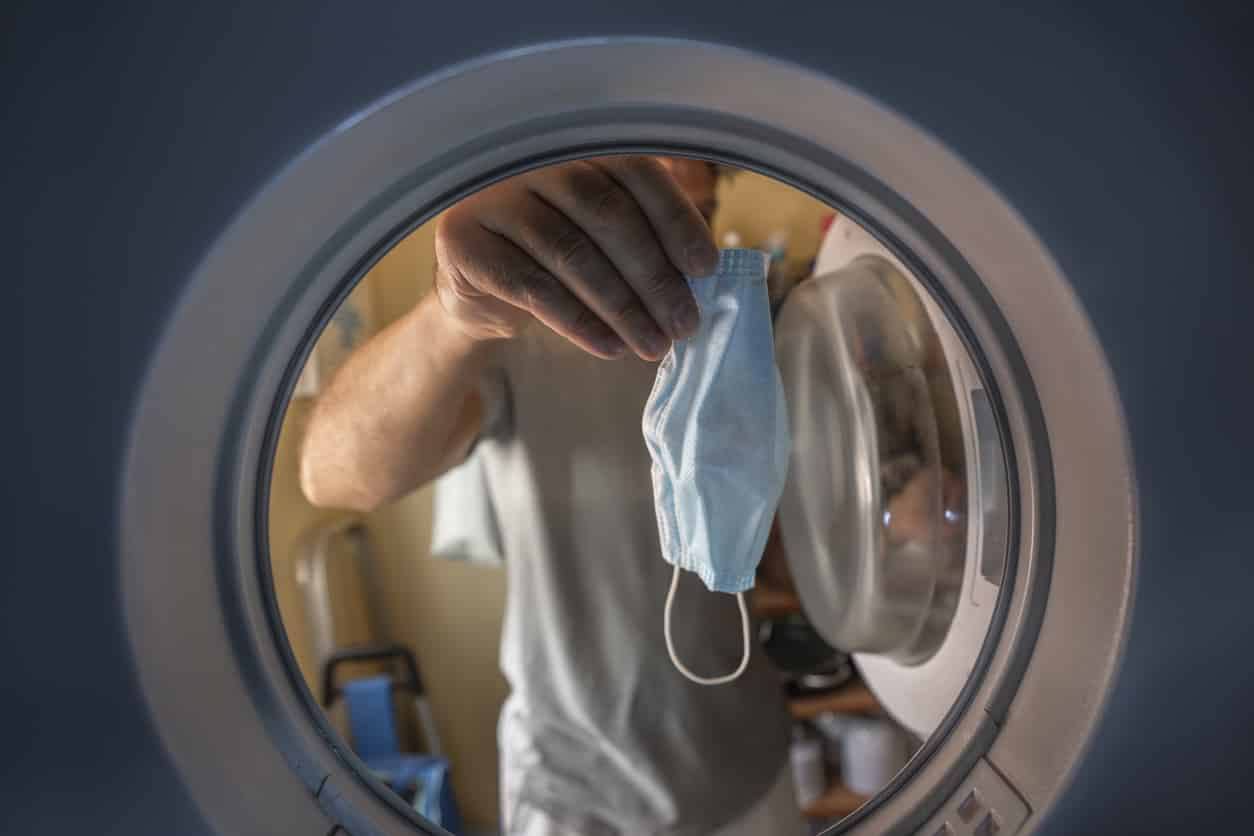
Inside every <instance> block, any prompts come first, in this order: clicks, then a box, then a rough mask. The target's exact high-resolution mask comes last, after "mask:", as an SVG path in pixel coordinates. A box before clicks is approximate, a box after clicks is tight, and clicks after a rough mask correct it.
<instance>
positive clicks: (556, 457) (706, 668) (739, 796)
mask: <svg viewBox="0 0 1254 836" xmlns="http://www.w3.org/2000/svg"><path fill="white" fill-rule="evenodd" d="M655 369H656V367H655V366H654V365H653V364H649V363H645V362H643V361H640V360H638V359H636V358H634V357H632V358H627V359H621V360H616V361H605V360H598V359H596V358H594V357H592V356H590V355H588V354H585V353H584V352H582V351H580V350H579V349H578V348H576V347H574V346H573V345H571V344H570V343H568V342H566V341H565V340H563V339H562V338H560V337H558V336H556V335H554V334H553V333H552V332H550V331H548V330H547V329H545V328H543V327H541V326H539V325H536V326H534V327H533V328H532V329H531V330H530V331H529V332H528V333H527V334H526V335H524V336H523V337H522V338H520V339H518V340H516V341H515V342H514V343H513V344H511V345H510V346H509V350H508V351H507V352H506V357H505V360H504V361H503V363H502V365H501V368H500V369H499V370H498V372H497V373H493V374H489V375H487V376H486V377H485V383H484V385H483V387H482V388H483V391H484V395H485V399H486V400H487V402H488V405H489V408H488V410H487V413H488V414H489V415H490V416H492V417H491V419H490V420H488V421H486V422H485V427H484V431H483V434H482V436H481V438H480V440H479V442H478V444H477V445H476V448H475V450H474V452H473V454H472V455H474V456H477V457H480V458H481V464H482V470H483V474H484V477H485V478H484V480H483V481H484V483H485V484H486V486H487V491H488V494H489V497H490V501H491V505H492V511H493V517H494V518H495V520H496V523H497V526H498V529H499V531H498V532H497V533H498V534H499V542H500V544H501V550H502V551H503V553H504V555H505V558H506V566H507V571H508V573H509V584H508V590H509V591H508V598H507V604H506V614H505V627H504V635H503V637H502V644H501V666H502V669H503V670H504V672H505V675H506V677H507V679H508V680H509V683H510V686H511V696H510V698H509V701H508V703H507V705H506V708H505V710H504V711H503V713H502V717H501V724H500V728H499V737H500V744H501V758H502V796H503V804H504V806H505V809H504V810H503V813H504V817H505V820H506V822H507V823H508V822H517V821H521V820H522V819H525V817H526V816H527V815H528V813H529V811H533V810H534V811H539V812H540V813H541V814H542V815H544V816H545V817H546V818H548V819H550V820H553V821H556V822H558V823H560V824H562V826H564V827H567V828H569V829H571V830H573V831H575V832H579V833H585V834H597V833H626V834H688V833H691V834H706V833H710V832H711V831H713V830H715V829H717V827H718V826H720V825H721V824H724V823H726V822H728V821H731V820H733V819H735V818H737V817H738V816H740V815H741V814H743V813H744V812H745V811H747V810H748V809H750V808H751V807H752V806H753V804H754V803H755V802H756V801H757V800H758V799H760V798H761V797H762V796H764V795H765V794H766V792H767V791H768V790H769V788H770V787H771V785H772V783H773V782H774V781H775V780H776V779H777V777H778V776H779V774H780V770H781V769H783V768H784V764H785V763H786V759H787V748H788V715H787V711H786V708H785V705H784V700H783V694H782V690H781V687H780V682H779V678H778V676H777V674H776V673H775V671H774V670H773V668H772V667H771V665H770V663H769V661H768V660H767V659H765V658H764V656H763V655H762V653H761V652H756V653H755V654H754V657H753V659H752V661H751V663H750V665H749V668H748V670H747V671H746V672H745V674H744V675H743V676H742V677H741V678H740V679H739V680H737V681H736V682H734V683H732V684H729V685H725V686H719V687H703V686H700V685H696V684H694V683H692V682H689V681H688V680H687V679H685V678H684V677H683V676H682V675H681V674H680V673H679V672H678V671H676V670H675V668H674V667H673V666H672V665H671V662H670V660H669V658H668V657H667V654H666V649H665V643H664V637H663V632H662V605H663V602H664V600H665V597H666V590H667V586H668V584H669V581H670V573H671V567H670V565H669V564H667V563H666V562H665V561H664V560H663V559H662V555H661V551H660V547H659V543H658V530H657V518H656V516H655V514H654V510H653V490H652V483H651V480H650V471H649V468H650V462H649V456H648V452H647V450H646V449H645V445H644V440H643V438H642V436H641V429H640V421H641V414H642V412H643V409H644V404H645V401H646V400H647V398H648V395H649V391H650V389H651V387H652V385H653V381H654V376H655ZM673 629H674V633H675V637H676V644H677V650H678V652H679V654H680V658H682V659H684V660H686V661H687V662H688V664H689V666H690V667H692V668H693V669H694V670H695V671H696V672H698V673H701V674H705V675H712V674H717V673H723V672H726V671H728V670H732V669H734V668H735V667H736V665H737V664H738V663H739V661H740V655H741V650H742V648H741V634H740V624H739V614H738V611H737V607H736V601H735V598H734V597H733V596H730V595H716V594H712V593H710V592H709V591H707V590H706V589H705V588H704V586H703V585H702V584H701V582H700V580H698V579H697V578H696V577H694V576H691V575H686V576H685V577H684V578H683V580H682V581H681V585H680V589H679V593H678V597H677V600H676V602H675V608H674V616H673Z"/></svg>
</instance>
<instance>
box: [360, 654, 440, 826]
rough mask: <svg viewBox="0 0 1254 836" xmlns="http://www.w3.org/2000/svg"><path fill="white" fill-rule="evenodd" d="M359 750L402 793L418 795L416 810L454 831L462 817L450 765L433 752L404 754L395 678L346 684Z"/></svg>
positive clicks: (406, 795)
mask: <svg viewBox="0 0 1254 836" xmlns="http://www.w3.org/2000/svg"><path fill="white" fill-rule="evenodd" d="M344 697H345V700H346V701H347V703H348V723H349V728H350V730H351V732H352V735H353V751H354V752H356V753H357V757H359V758H361V759H362V761H363V762H365V764H366V766H367V767H369V768H370V770H371V771H372V772H374V773H375V774H376V775H378V776H379V778H380V780H382V781H384V782H385V783H386V784H387V785H388V786H390V787H391V788H392V789H393V790H395V791H396V793H397V794H399V795H401V796H403V797H406V798H409V797H412V798H413V799H414V802H413V803H414V809H415V810H417V811H418V813H419V814H420V815H422V816H425V817H426V818H427V819H429V820H430V821H433V822H435V823H436V824H438V825H440V826H441V827H443V828H444V829H445V830H448V831H449V832H451V833H458V832H460V830H461V817H460V815H459V813H458V809H457V803H456V801H455V800H454V798H453V788H452V784H451V782H450V781H449V763H448V761H447V760H445V759H444V758H438V757H434V756H431V755H412V754H404V753H402V752H401V751H400V744H399V742H398V740H397V736H396V713H395V710H394V708H393V705H392V679H391V677H388V676H368V677H363V678H362V679H354V680H351V681H350V682H348V683H346V684H345V685H344Z"/></svg>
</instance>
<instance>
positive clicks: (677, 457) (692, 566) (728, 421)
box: [643, 250, 790, 592]
mask: <svg viewBox="0 0 1254 836" xmlns="http://www.w3.org/2000/svg"><path fill="white" fill-rule="evenodd" d="M766 270H767V256H766V254H765V253H761V252H756V251H754V250H724V251H723V252H722V254H721V257H720V259H719V265H718V269H717V270H716V271H715V273H714V274H713V275H711V276H707V277H704V278H694V279H690V280H689V286H690V287H691V288H692V292H693V294H694V295H695V296H696V299H697V304H698V306H699V307H700V309H701V327H700V329H699V330H698V332H697V333H696V334H695V335H694V336H693V337H692V338H691V339H688V340H683V341H678V342H676V343H675V344H674V345H673V346H672V348H671V350H670V352H669V353H668V354H667V355H666V357H664V358H663V359H662V362H661V364H660V365H659V366H658V372H657V380H656V381H655V383H654V386H653V392H652V393H651V394H650V395H649V401H648V403H647V404H646V405H645V410H644V419H643V430H644V440H645V444H646V446H647V447H648V449H649V455H650V457H651V458H652V460H653V469H652V472H653V497H654V504H655V507H656V511H657V519H658V533H659V535H660V537H661V541H662V554H663V557H665V559H666V560H667V561H668V562H670V563H672V564H674V565H676V566H678V567H679V568H681V569H686V570H688V571H690V572H695V573H696V574H697V575H698V576H699V577H700V578H701V580H702V581H704V582H705V585H706V586H707V587H708V588H709V589H710V590H712V591H716V592H741V591H743V590H746V589H748V588H750V587H752V586H753V582H754V574H755V572H756V570H757V565H758V562H759V561H760V560H761V558H762V551H763V549H764V548H765V546H766V538H767V535H768V534H769V533H770V528H771V520H772V519H773V517H774V515H775V508H776V505H777V504H778V503H779V497H780V493H781V492H782V491H783V487H784V479H785V477H786V476H787V473H788V453H789V446H790V440H789V435H788V414H787V412H786V409H785V405H784V392H783V386H782V385H781V383H780V378H779V370H778V369H777V368H776V366H775V342H774V339H773V336H772V333H771V311H770V302H769V300H768V298H767V290H766Z"/></svg>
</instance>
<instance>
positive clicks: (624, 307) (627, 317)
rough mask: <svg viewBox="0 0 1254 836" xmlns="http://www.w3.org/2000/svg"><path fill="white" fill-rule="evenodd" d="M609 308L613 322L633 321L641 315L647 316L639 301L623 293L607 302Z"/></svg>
mask: <svg viewBox="0 0 1254 836" xmlns="http://www.w3.org/2000/svg"><path fill="white" fill-rule="evenodd" d="M609 308H610V313H611V314H612V315H613V317H614V321H615V322H623V323H633V322H638V321H639V320H640V319H641V317H646V316H648V314H646V313H645V311H644V308H642V307H640V302H639V301H638V300H637V299H636V298H635V297H633V296H628V295H623V296H622V297H621V298H618V299H614V300H612V301H611V302H610V303H609Z"/></svg>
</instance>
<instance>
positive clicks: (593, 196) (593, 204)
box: [567, 165, 630, 223]
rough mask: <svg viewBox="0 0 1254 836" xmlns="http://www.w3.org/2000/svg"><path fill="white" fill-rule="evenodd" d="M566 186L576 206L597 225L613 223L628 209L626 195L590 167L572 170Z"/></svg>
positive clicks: (607, 178)
mask: <svg viewBox="0 0 1254 836" xmlns="http://www.w3.org/2000/svg"><path fill="white" fill-rule="evenodd" d="M567 184H568V186H569V188H570V191H571V194H572V196H573V198H574V200H575V202H576V204H577V205H578V206H579V207H581V208H582V209H583V210H584V211H586V212H587V213H588V214H589V216H591V217H592V218H594V219H595V220H596V221H597V222H598V223H607V222H610V221H614V220H616V219H618V218H620V217H621V216H622V215H623V213H624V212H626V211H627V210H628V209H629V208H630V203H629V198H628V196H627V193H626V192H624V191H623V190H622V189H621V188H620V187H619V186H618V184H617V183H615V182H614V181H613V180H611V179H610V178H609V177H607V176H606V175H605V174H604V173H602V172H600V171H598V170H597V169H596V168H595V167H593V166H591V165H588V166H581V167H578V168H574V169H572V170H571V171H570V173H569V175H568V180H567Z"/></svg>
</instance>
